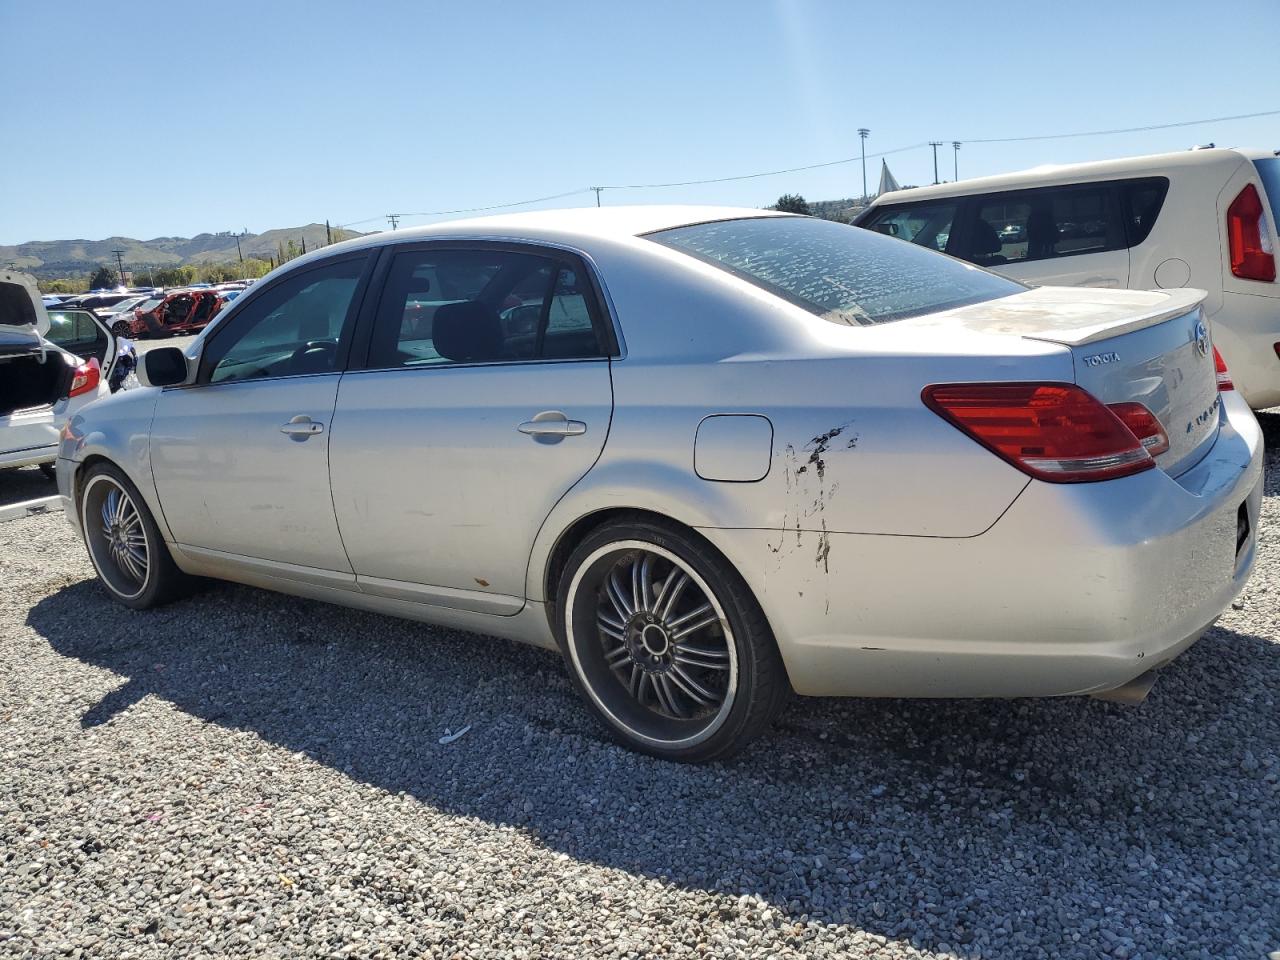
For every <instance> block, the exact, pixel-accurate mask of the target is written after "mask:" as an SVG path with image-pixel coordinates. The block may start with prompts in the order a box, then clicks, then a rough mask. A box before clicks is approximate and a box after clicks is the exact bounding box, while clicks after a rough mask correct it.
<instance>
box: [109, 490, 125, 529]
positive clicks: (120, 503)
mask: <svg viewBox="0 0 1280 960" xmlns="http://www.w3.org/2000/svg"><path fill="white" fill-rule="evenodd" d="M111 492H112V493H113V494H115V498H116V510H115V515H114V517H113V518H112V519H114V520H115V522H116V523H120V522H121V521H122V520H124V511H125V508H126V507H127V506H129V498H128V497H126V496H125V495H124V494H123V493H121V492H120V491H119V490H112V491H111Z"/></svg>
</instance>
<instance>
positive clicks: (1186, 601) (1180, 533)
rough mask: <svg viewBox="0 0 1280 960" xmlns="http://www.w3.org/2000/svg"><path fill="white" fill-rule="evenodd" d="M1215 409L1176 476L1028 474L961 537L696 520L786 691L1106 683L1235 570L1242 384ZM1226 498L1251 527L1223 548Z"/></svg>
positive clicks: (1222, 596)
mask: <svg viewBox="0 0 1280 960" xmlns="http://www.w3.org/2000/svg"><path fill="white" fill-rule="evenodd" d="M1224 409H1225V410H1226V413H1227V416H1226V417H1224V423H1223V426H1222V429H1221V431H1220V435H1219V437H1218V441H1217V443H1215V444H1214V446H1213V447H1212V448H1211V449H1210V451H1209V453H1208V454H1207V455H1206V456H1205V458H1204V459H1203V460H1201V461H1200V463H1199V464H1197V465H1196V466H1195V467H1193V468H1192V469H1191V470H1189V471H1188V472H1187V473H1185V474H1183V475H1182V476H1180V477H1178V478H1177V479H1176V480H1175V479H1173V478H1171V477H1169V476H1168V475H1167V474H1165V473H1163V472H1162V471H1159V470H1149V471H1147V472H1145V473H1142V474H1138V475H1136V476H1132V477H1126V478H1124V479H1122V480H1114V481H1108V482H1105V483H1098V484H1049V483H1043V482H1039V481H1036V482H1033V483H1031V484H1030V485H1028V487H1027V488H1026V490H1024V491H1023V493H1022V494H1021V496H1019V498H1018V499H1017V500H1016V501H1015V502H1014V504H1013V505H1012V506H1011V507H1010V508H1009V509H1008V510H1007V511H1006V513H1005V515H1004V516H1003V517H1002V518H1001V519H1000V520H999V521H998V522H997V523H996V524H995V525H994V526H993V527H992V528H991V529H990V530H988V531H987V532H985V533H983V534H981V535H979V536H976V537H970V538H928V537H899V536H879V535H860V534H829V535H821V536H820V535H818V534H812V533H806V534H797V533H796V532H795V531H794V530H793V531H790V532H788V533H786V534H783V533H781V532H779V531H768V530H724V529H705V530H703V531H702V532H703V533H704V534H705V535H706V536H707V537H708V538H709V539H710V540H711V541H712V542H713V543H715V544H716V545H717V546H718V547H719V548H720V549H721V550H722V551H724V553H725V554H726V555H727V556H728V557H729V559H730V560H731V561H732V562H734V563H735V564H736V565H737V567H738V569H739V570H740V571H741V572H742V574H743V576H744V577H745V578H746V579H747V582H748V584H749V585H750V586H751V588H752V589H753V590H754V591H755V594H756V596H757V597H758V598H759V599H760V602H761V605H762V606H763V607H764V610H765V613H766V615H767V616H768V617H769V620H770V623H771V624H772V626H773V629H774V633H775V634H776V636H777V638H778V644H779V647H780V649H781V652H782V657H783V660H784V661H785V663H786V666H787V671H788V673H789V675H790V678H791V682H792V685H793V686H794V687H795V689H796V691H797V692H798V693H802V694H809V695H815V696H904V697H906V696H910V697H983V696H1055V695H1066V694H1076V693H1088V692H1092V691H1098V690H1106V689H1110V688H1113V687H1116V686H1119V685H1120V684H1122V683H1125V682H1127V681H1129V680H1130V679H1132V678H1133V677H1136V676H1138V675H1139V674H1142V673H1144V672H1146V671H1147V670H1149V669H1152V668H1153V667H1157V666H1160V665H1161V664H1162V663H1165V662H1167V661H1168V660H1170V659H1172V658H1173V657H1175V656H1177V655H1178V654H1179V653H1181V652H1182V651H1183V650H1184V649H1186V648H1187V647H1188V646H1190V645H1191V644H1192V643H1193V642H1194V641H1195V640H1196V639H1197V638H1198V637H1199V636H1200V634H1201V633H1202V632H1203V631H1204V630H1205V628H1207V627H1208V626H1209V625H1210V624H1212V622H1213V621H1214V620H1215V619H1217V617H1218V616H1219V614H1220V613H1221V612H1222V610H1223V609H1225V608H1226V607H1227V606H1228V605H1229V604H1230V602H1231V600H1232V598H1233V597H1234V596H1235V595H1236V594H1237V593H1239V591H1240V590H1241V588H1243V586H1244V584H1245V582H1246V580H1247V579H1248V576H1249V573H1250V571H1251V569H1252V565H1253V559H1254V553H1255V549H1256V529H1257V522H1258V512H1259V509H1260V507H1261V500H1262V437H1261V431H1260V430H1259V428H1258V425H1257V422H1256V420H1254V418H1253V415H1252V414H1251V413H1250V412H1249V410H1248V408H1247V407H1246V406H1245V404H1244V401H1243V400H1242V399H1240V398H1239V397H1229V398H1228V399H1227V401H1226V403H1225V404H1224ZM939 495H945V490H941V491H940V494H939ZM1241 503H1247V504H1248V506H1247V509H1248V512H1249V520H1250V527H1251V531H1253V532H1251V534H1250V539H1249V541H1248V542H1247V543H1246V544H1245V545H1244V547H1243V548H1242V549H1241V550H1240V552H1239V554H1237V551H1236V519H1237V512H1238V510H1239V507H1240V505H1241Z"/></svg>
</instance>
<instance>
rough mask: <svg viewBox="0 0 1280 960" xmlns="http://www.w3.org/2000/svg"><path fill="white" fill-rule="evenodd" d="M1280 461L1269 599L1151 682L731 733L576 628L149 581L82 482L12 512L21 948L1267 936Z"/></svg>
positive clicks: (1265, 573) (3, 895)
mask: <svg viewBox="0 0 1280 960" xmlns="http://www.w3.org/2000/svg"><path fill="white" fill-rule="evenodd" d="M1265 421H1266V428H1267V431H1268V438H1269V441H1270V443H1271V445H1272V446H1273V447H1280V416H1276V415H1271V416H1267V417H1265ZM1278 461H1280V458H1277V457H1275V456H1273V457H1272V458H1271V476H1272V479H1271V481H1270V484H1269V488H1268V494H1269V495H1268V498H1267V500H1266V503H1265V507H1264V511H1265V516H1264V528H1263V544H1262V548H1261V557H1260V562H1259V568H1258V571H1257V573H1256V574H1255V576H1254V579H1253V582H1252V585H1251V587H1250V588H1249V591H1248V593H1247V594H1246V595H1245V596H1244V597H1243V598H1242V602H1241V603H1240V605H1239V607H1240V608H1239V609H1237V610H1231V611H1229V612H1228V614H1227V615H1226V616H1225V617H1224V618H1223V620H1222V621H1221V624H1220V625H1219V626H1218V627H1217V628H1215V629H1214V630H1213V631H1212V632H1211V633H1210V634H1209V635H1208V636H1207V637H1206V639H1205V640H1203V641H1202V642H1201V643H1200V644H1198V645H1197V646H1196V647H1194V648H1193V649H1192V650H1191V651H1190V652H1189V653H1188V654H1187V655H1185V656H1184V657H1182V658H1181V659H1180V660H1179V661H1177V662H1176V663H1175V664H1174V665H1173V666H1172V667H1170V668H1169V669H1168V670H1166V671H1165V675H1164V676H1163V677H1162V679H1161V680H1160V682H1159V683H1157V685H1156V687H1155V690H1154V692H1153V693H1152V695H1151V698H1150V699H1149V700H1148V701H1147V703H1146V704H1144V705H1143V706H1141V707H1139V708H1136V709H1135V708H1125V707H1120V706H1115V705H1109V704H1103V703H1099V702H1094V701H1088V700H1058V701H1030V700H1023V701H1001V702H992V701H987V702H938V701H934V702H906V701H869V700H845V701H840V700H818V701H813V700H799V701H794V702H793V704H792V706H791V707H790V708H789V709H788V712H787V713H786V715H785V716H784V718H783V722H782V724H781V725H780V727H779V729H778V730H777V731H776V733H774V734H773V735H772V736H770V737H768V738H766V739H765V740H764V741H763V742H761V743H759V744H758V746H757V747H756V749H754V750H753V751H751V752H750V753H749V754H748V755H747V756H746V757H744V758H743V759H741V760H739V761H737V762H735V763H732V764H728V765H718V766H710V767H703V768H691V767H682V766H675V765H669V764H664V763H660V762H657V761H654V760H650V759H648V758H645V757H640V756H637V755H635V754H631V753H628V752H626V751H624V750H621V749H619V748H617V747H615V746H613V745H612V744H611V743H609V742H608V741H607V739H605V737H604V736H603V734H602V731H601V728H600V727H599V726H598V725H597V723H596V722H595V721H594V720H593V719H592V717H591V716H590V715H589V714H588V713H587V711H586V710H585V708H584V707H583V706H582V705H581V703H580V702H579V700H578V699H577V697H576V696H575V695H574V693H573V691H572V689H571V688H570V685H569V682H568V680H567V677H566V675H565V673H564V672H563V670H562V668H561V666H560V664H559V662H558V661H557V659H556V658H555V657H553V656H552V655H550V654H547V653H544V652H541V651H537V650H531V649H525V648H521V647H518V646H515V645H512V644H507V643H504V642H501V641H497V640H492V639H486V638H481V637H475V636H470V635H465V634H459V633H452V632H448V631H440V630H431V629H427V628H424V627H421V626H418V625H414V624H408V623H401V622H397V621H394V620H389V619H386V618H382V617H377V616H373V615H366V614H361V613H355V612H349V611H344V610H340V609H338V608H336V607H327V606H316V605H308V604H303V603H301V602H298V601H294V600H291V599H287V598H282V597H279V596H275V595H272V594H268V593H263V592H260V591H255V590H250V589H247V588H240V587H233V586H213V587H210V588H209V589H208V590H206V591H205V592H203V593H201V594H199V595H198V596H196V597H194V598H192V599H190V600H187V601H184V602H182V603H179V604H177V605H175V606H173V607H170V608H166V609H164V610H162V611H156V612H152V613H147V614H136V613H131V612H129V611H126V610H124V609H122V608H120V607H117V606H115V605H112V604H109V603H106V602H105V601H104V598H103V595H102V593H101V592H100V590H99V589H98V588H97V586H96V585H95V584H94V583H92V582H91V581H90V580H89V572H90V571H89V566H88V564H87V562H86V561H85V558H84V555H83V551H82V549H81V547H80V546H79V545H78V544H77V543H76V542H75V541H73V539H72V537H71V534H70V531H69V530H68V528H67V527H66V525H65V521H64V520H63V518H62V517H61V516H56V515H55V516H50V517H35V518H31V519H26V520H18V521H14V522H12V523H7V524H0V582H3V583H4V590H3V593H2V595H0V954H7V955H13V956H29V955H30V956H46V955H51V956H72V957H76V956H82V957H95V958H96V957H122V958H123V957H169V956H175V955H181V956H193V957H226V956H255V957H258V956H266V957H271V956H280V957H286V956H287V957H295V956H304V955H305V956H333V957H345V956H360V957H376V956H421V955H428V956H441V957H455V956H457V957H565V958H580V957H595V956H600V957H622V956H634V957H652V956H691V957H737V956H768V957H798V956H816V957H823V956H830V957H836V956H840V957H877V958H897V957H939V956H947V957H954V956H958V957H1010V958H1017V960H1022V958H1034V957H1054V958H1068V957H1070V958H1074V957H1081V958H1099V957H1111V958H1125V957H1127V958H1130V960H1136V958H1139V957H1143V958H1154V957H1170V958H1178V960H1183V958H1206V960H1209V958H1212V960H1222V958H1236V957H1240V958H1251V960H1261V958H1265V957H1266V956H1267V954H1268V952H1269V951H1275V950H1280V825H1278V822H1277V821H1278V820H1280V711H1278V710H1277V703H1276V698H1277V692H1276V691H1277V687H1280V604H1278V603H1277V596H1278V595H1280V532H1278V531H1280V482H1277V479H1276V478H1277V477H1278V476H1280V474H1278V473H1277V467H1280V462H1278ZM468 724H470V729H469V730H468V731H467V732H466V733H465V734H464V735H463V736H461V737H459V738H458V739H456V740H454V741H453V742H451V743H447V744H443V745H442V744H441V743H440V742H439V741H440V739H441V738H442V737H444V736H445V735H446V733H449V732H454V733H456V732H457V731H458V730H460V729H462V728H463V727H464V726H466V725H468Z"/></svg>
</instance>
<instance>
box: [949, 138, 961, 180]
mask: <svg viewBox="0 0 1280 960" xmlns="http://www.w3.org/2000/svg"><path fill="white" fill-rule="evenodd" d="M951 150H952V153H951V159H952V161H953V162H954V163H955V167H954V169H953V170H952V171H951V172H952V173H953V174H955V178H956V179H957V180H959V179H960V141H959V140H952V141H951Z"/></svg>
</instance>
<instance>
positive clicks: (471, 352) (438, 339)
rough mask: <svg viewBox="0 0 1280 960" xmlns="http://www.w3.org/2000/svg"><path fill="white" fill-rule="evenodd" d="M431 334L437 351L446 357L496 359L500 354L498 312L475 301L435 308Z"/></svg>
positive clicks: (500, 334)
mask: <svg viewBox="0 0 1280 960" xmlns="http://www.w3.org/2000/svg"><path fill="white" fill-rule="evenodd" d="M432 334H433V335H432V340H433V342H434V344H435V348H436V353H438V354H440V356H442V357H444V358H445V359H446V360H454V361H463V360H469V361H477V360H498V359H500V358H501V355H502V324H501V323H500V322H499V320H498V313H497V311H496V310H494V309H493V308H491V307H487V306H485V305H484V304H483V303H477V302H476V301H474V300H463V301H461V302H460V303H446V304H445V305H444V306H442V307H439V308H437V310H436V314H435V317H434V318H433V323H432Z"/></svg>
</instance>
